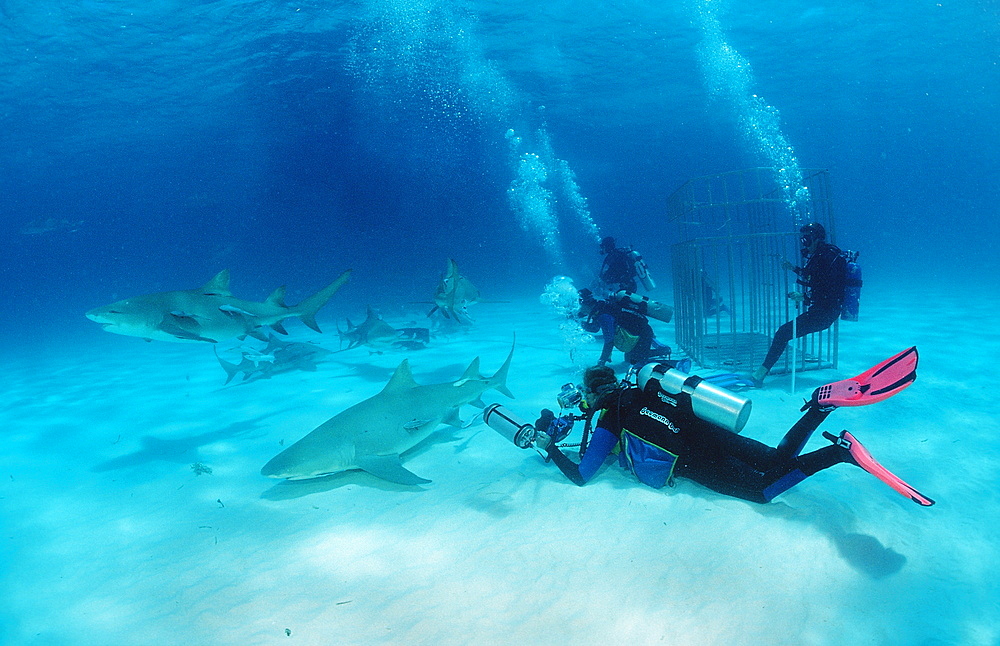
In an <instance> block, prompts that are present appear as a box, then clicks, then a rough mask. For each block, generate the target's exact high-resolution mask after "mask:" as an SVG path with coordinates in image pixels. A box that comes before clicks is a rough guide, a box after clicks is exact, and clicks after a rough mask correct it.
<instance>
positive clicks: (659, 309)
mask: <svg viewBox="0 0 1000 646" xmlns="http://www.w3.org/2000/svg"><path fill="white" fill-rule="evenodd" d="M615 296H616V297H617V298H618V299H619V300H620V301H624V300H629V301H631V302H632V303H634V304H635V305H641V304H642V303H645V304H646V307H645V309H646V311H645V312H643V311H642V310H641V309H640V310H639V313H640V314H644V315H645V316H648V317H649V318H651V319H656V320H657V321H663V322H664V323H669V322H670V319H671V318H673V316H674V308H672V307H670V306H669V305H664V304H663V303H661V302H660V301H654V300H653V299H651V298H650V297H648V296H640V295H639V294H634V293H632V292H627V291H625V290H624V289H623V290H621V291H619V292H615Z"/></svg>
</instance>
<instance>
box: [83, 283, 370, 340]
mask: <svg viewBox="0 0 1000 646" xmlns="http://www.w3.org/2000/svg"><path fill="white" fill-rule="evenodd" d="M350 275H351V270H350V269H348V270H347V271H345V272H344V273H342V274H341V275H340V276H339V277H338V278H337V280H335V281H333V282H332V283H330V284H329V285H327V286H326V287H324V288H323V289H321V290H320V291H318V292H316V293H315V294H313V295H312V296H310V297H309V298H307V299H305V300H304V301H302V302H301V303H299V304H298V305H296V306H294V307H289V306H287V305H285V303H284V300H285V288H284V286H282V287H279V288H278V289H276V290H274V292H272V293H271V295H270V296H268V297H267V300H265V301H264V302H263V303H256V302H253V301H244V300H241V299H239V298H236V297H235V296H233V295H232V294H231V293H230V292H229V270H228V269H226V270H223V271H220V272H219V273H218V274H217V275H216V276H215V278H213V279H212V280H210V281H208V282H207V283H205V284H204V285H202V286H201V287H199V288H196V289H189V290H185V291H177V292H159V293H156V294H146V295H144V296H135V297H133V298H127V299H125V300H122V301H118V302H117V303H112V304H111V305H105V306H104V307H98V308H95V309H92V310H90V311H89V312H87V318H89V319H90V320H91V321H94V322H96V323H100V324H101V325H102V326H103V327H104V329H105V330H107V331H108V332H114V333H115V334H124V335H126V336H137V337H140V338H143V339H146V340H147V341H152V340H153V339H158V340H161V341H202V342H206V343H217V342H218V341H220V340H222V339H229V338H233V337H238V338H241V339H242V338H244V337H246V336H247V335H250V336H252V337H254V338H257V339H260V340H261V341H267V336H265V335H264V333H263V332H261V331H260V328H262V327H264V326H270V327H271V328H272V329H274V330H275V331H277V332H279V333H281V334H287V333H286V332H285V329H284V328H283V327H282V325H281V322H282V321H283V320H284V319H286V318H289V317H292V316H297V317H299V318H300V319H301V320H302V322H303V323H305V324H306V325H307V326H309V327H310V328H312V329H314V330H316V331H317V332H320V331H321V330H320V329H319V326H318V325H317V324H316V312H317V311H319V309H320V308H321V307H323V306H324V305H326V303H327V301H329V300H330V297H331V296H333V294H334V293H335V292H336V291H337V290H338V289H340V287H341V285H343V284H344V283H346V282H347V279H348V277H349V276H350Z"/></svg>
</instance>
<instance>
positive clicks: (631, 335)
mask: <svg viewBox="0 0 1000 646" xmlns="http://www.w3.org/2000/svg"><path fill="white" fill-rule="evenodd" d="M623 300H624V299H616V298H614V297H611V298H608V299H607V300H600V301H599V300H597V299H596V298H594V294H593V292H591V291H590V290H589V289H586V288H584V289H581V290H580V317H581V318H582V319H583V320H582V321H581V322H580V327H582V328H583V329H584V330H586V331H587V332H590V333H596V332H601V334H602V335H603V336H604V348H603V349H602V350H601V358H600V360H599V361H598V364H599V365H604V364H606V363H608V362H609V361H611V351H612V350H613V349H614V348H616V347H617V348H618V349H619V350H621V351H623V352H624V353H625V360H626V361H628V362H629V363H630V364H633V365H636V364H643V363H645V362H646V361H647V360H648V359H649V358H651V357H656V356H668V355H669V354H670V348H669V347H668V346H666V345H664V344H662V343H660V342H659V341H657V340H656V339H655V338H654V336H653V328H652V327H651V326H650V325H649V320H648V319H647V318H646V317H645V316H644V315H643V314H642V313H641V312H644V311H645V307H646V306H647V305H646V303H643V302H640V303H638V304H635V303H633V302H632V301H630V300H624V303H627V305H626V304H623Z"/></svg>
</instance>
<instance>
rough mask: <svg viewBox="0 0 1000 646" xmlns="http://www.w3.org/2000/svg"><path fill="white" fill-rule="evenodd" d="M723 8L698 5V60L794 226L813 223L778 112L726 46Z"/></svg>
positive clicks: (710, 0)
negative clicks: (768, 172) (770, 173)
mask: <svg viewBox="0 0 1000 646" xmlns="http://www.w3.org/2000/svg"><path fill="white" fill-rule="evenodd" d="M720 4H721V3H720V2H719V1H718V0H695V6H696V10H695V13H696V17H697V21H698V24H699V26H700V29H701V37H702V38H701V43H700V45H699V49H698V56H699V60H700V63H701V67H702V71H703V73H704V75H705V82H706V84H707V85H708V90H709V92H710V93H711V94H713V95H715V96H718V97H720V98H722V99H724V100H725V101H727V102H728V103H729V104H730V105H731V106H732V108H733V110H734V111H735V112H736V115H737V117H738V119H739V123H740V128H741V129H742V131H743V135H744V136H745V137H746V139H747V141H748V142H749V143H750V144H751V145H752V146H753V147H754V149H755V150H756V151H757V152H758V153H760V154H762V155H763V156H764V157H765V158H766V159H767V162H768V165H769V166H771V167H772V168H774V172H775V180H776V182H777V183H778V186H779V187H780V188H781V190H782V192H783V193H784V201H785V204H786V206H787V207H788V210H789V211H790V212H791V214H792V218H793V220H794V223H795V226H796V227H798V226H801V225H802V224H804V223H805V222H806V221H808V220H809V219H810V218H809V206H810V196H809V188H808V187H807V186H805V184H804V183H803V178H802V170H801V168H800V167H799V162H798V159H796V157H795V149H794V148H793V147H792V145H791V144H790V143H788V140H787V139H786V138H785V135H784V134H783V133H782V131H781V116H780V115H779V113H778V109H777V108H775V107H774V106H771V105H768V103H767V101H765V100H764V97H762V96H760V95H758V94H756V93H755V92H754V91H753V84H754V80H753V71H752V70H751V68H750V62H749V61H747V59H745V58H744V57H743V56H741V55H740V53H739V52H737V51H736V50H735V49H734V48H733V47H732V46H731V45H730V44H729V43H728V42H727V41H726V37H725V34H723V31H722V25H721V24H720V22H719V17H718V15H717V13H718V11H719V10H720Z"/></svg>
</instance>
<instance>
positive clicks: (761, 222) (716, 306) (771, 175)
mask: <svg viewBox="0 0 1000 646" xmlns="http://www.w3.org/2000/svg"><path fill="white" fill-rule="evenodd" d="M800 172H801V174H802V185H803V186H804V187H805V188H806V189H807V190H808V196H807V197H806V198H805V199H799V200H798V201H797V202H795V203H792V202H791V200H790V199H789V198H788V197H787V195H786V192H785V191H783V190H782V189H781V188H780V187H777V186H776V179H777V173H776V171H775V169H773V168H751V169H747V170H740V171H732V172H728V173H722V174H719V175H711V176H706V177H698V178H695V179H691V180H688V181H687V182H685V183H684V184H683V185H681V187H680V188H678V189H677V190H676V191H674V193H673V194H672V195H671V196H670V197H669V198H668V202H667V212H668V218H669V221H670V223H671V224H672V225H674V227H675V229H676V230H675V237H674V239H675V240H677V241H678V242H676V243H675V244H674V245H673V247H672V251H673V253H672V256H673V291H674V322H675V325H676V342H677V345H678V346H680V347H681V348H682V349H683V350H684V351H685V352H687V354H688V355H689V356H690V357H691V358H692V359H693V360H694V361H695V362H696V363H698V364H699V365H701V366H703V367H706V368H721V369H727V370H730V371H742V372H746V371H751V370H753V369H754V368H756V367H757V366H759V365H760V364H761V363H762V362H763V360H764V355H765V354H767V349H768V347H769V346H770V343H771V338H772V336H773V335H774V332H775V330H777V329H778V326H780V325H781V324H782V323H784V322H785V321H790V320H791V319H792V318H794V317H795V316H796V308H795V302H794V301H792V300H791V299H790V298H788V296H787V294H788V292H792V291H801V289H802V287H801V286H800V285H797V284H796V282H795V281H796V279H797V276H796V275H795V274H794V273H793V272H791V271H787V270H785V269H783V268H782V267H781V263H782V260H783V259H787V260H788V261H789V262H791V263H792V264H795V265H800V266H801V265H802V262H803V260H802V258H801V256H800V254H799V232H798V229H799V227H800V226H801V225H802V224H805V223H807V222H819V223H820V224H822V225H823V226H824V227H826V230H827V240H828V241H829V242H835V236H834V221H833V210H832V199H831V194H830V178H829V172H828V171H826V170H812V169H810V170H805V169H804V170H802V171H800ZM802 311H804V310H802ZM838 332H839V322H838V323H834V324H833V325H832V326H831V327H830V328H829V329H827V330H824V331H822V332H817V333H814V334H809V335H807V336H805V337H802V338H800V339H798V340H797V341H793V342H791V343H789V344H788V349H787V350H786V351H785V353H784V354H783V355H782V357H781V358H780V359H779V360H778V363H777V364H776V365H775V366H774V368H773V369H772V370H771V374H783V373H787V372H790V371H791V370H792V356H793V354H794V356H795V363H796V366H795V370H796V371H802V370H818V369H823V368H836V367H837V337H838ZM793 343H795V344H796V347H795V352H794V353H793V351H792V346H793Z"/></svg>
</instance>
